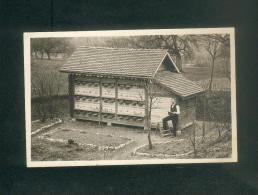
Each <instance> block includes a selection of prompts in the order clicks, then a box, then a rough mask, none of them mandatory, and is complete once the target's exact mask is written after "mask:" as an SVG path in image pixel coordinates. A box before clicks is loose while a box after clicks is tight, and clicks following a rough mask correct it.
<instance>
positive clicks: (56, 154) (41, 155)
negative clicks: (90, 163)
mask: <svg viewBox="0 0 258 195" xmlns="http://www.w3.org/2000/svg"><path fill="white" fill-rule="evenodd" d="M105 156H106V154H105V152H104V151H99V150H98V149H97V148H93V147H90V146H89V147H87V146H85V147H81V146H79V145H78V144H67V143H62V142H50V141H48V140H46V139H39V138H34V139H33V140H32V148H31V159H32V160H33V161H57V160H60V161H64V160H97V159H99V160H100V159H105Z"/></svg>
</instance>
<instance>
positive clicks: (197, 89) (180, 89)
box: [155, 71, 204, 98]
mask: <svg viewBox="0 0 258 195" xmlns="http://www.w3.org/2000/svg"><path fill="white" fill-rule="evenodd" d="M155 80H156V81H157V83H160V84H162V85H163V86H165V87H167V88H169V89H170V90H171V91H172V92H173V93H175V94H176V95H178V96H180V97H183V98H185V97H188V96H192V95H195V94H199V93H202V92H204V90H203V88H202V87H201V86H199V85H197V84H196V83H194V82H193V81H190V80H188V79H186V78H185V77H184V76H183V75H182V74H179V73H172V72H169V71H160V72H157V74H156V75H155Z"/></svg>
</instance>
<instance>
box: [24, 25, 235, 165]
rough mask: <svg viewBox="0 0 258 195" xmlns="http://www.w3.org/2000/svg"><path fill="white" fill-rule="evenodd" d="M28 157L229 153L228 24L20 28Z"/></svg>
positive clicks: (216, 158)
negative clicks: (48, 29)
mask: <svg viewBox="0 0 258 195" xmlns="http://www.w3.org/2000/svg"><path fill="white" fill-rule="evenodd" d="M24 76H25V106H26V108H25V111H26V112H25V117H26V155H27V156H26V158H27V166H28V167H51V166H99V165H101V166H104V165H135V164H185V163H187V164H188V163H224V162H237V127H236V112H237V111H236V84H235V82H236V78H235V35H234V28H230V27H228V28H196V29H156V30H113V31H111V30H110V31H74V32H72V31H69V32H31V33H30V32H27V33H24Z"/></svg>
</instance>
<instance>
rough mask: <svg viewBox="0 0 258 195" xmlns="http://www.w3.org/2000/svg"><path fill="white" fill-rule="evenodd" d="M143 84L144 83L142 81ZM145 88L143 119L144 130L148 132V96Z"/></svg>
mask: <svg viewBox="0 0 258 195" xmlns="http://www.w3.org/2000/svg"><path fill="white" fill-rule="evenodd" d="M144 82H145V81H144ZM146 84H147V85H148V83H146ZM147 85H146V86H145V90H144V93H145V117H144V130H148V122H149V116H148V115H149V94H148V89H147V88H148V86H147Z"/></svg>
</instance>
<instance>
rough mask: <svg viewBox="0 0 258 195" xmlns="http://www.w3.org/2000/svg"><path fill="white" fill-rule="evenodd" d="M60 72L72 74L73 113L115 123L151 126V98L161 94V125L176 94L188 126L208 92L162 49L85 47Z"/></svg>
mask: <svg viewBox="0 0 258 195" xmlns="http://www.w3.org/2000/svg"><path fill="white" fill-rule="evenodd" d="M60 71H61V72H65V73H68V77H69V99H70V115H71V117H73V118H76V119H84V120H91V121H101V122H106V123H109V124H112V123H114V124H124V125H132V126H140V127H145V128H146V127H147V120H148V119H147V116H148V110H149V109H150V97H155V98H154V99H155V100H154V99H153V101H152V106H151V107H152V112H151V121H152V125H154V126H155V125H156V124H158V123H161V121H162V118H164V117H165V116H167V114H168V111H169V109H170V105H171V98H175V99H176V100H177V104H179V105H180V110H181V114H180V117H179V122H178V129H183V128H185V127H187V126H189V125H191V124H192V122H193V121H194V120H195V104H196V101H195V100H196V96H197V95H199V94H200V93H202V92H203V89H202V88H201V87H199V86H198V85H196V84H195V83H194V82H192V81H190V80H188V79H186V78H185V77H183V75H182V74H181V73H180V71H179V70H178V68H177V67H176V65H175V63H174V62H173V60H172V58H171V56H170V55H169V53H168V52H167V51H166V50H162V49H128V48H100V47H79V48H78V49H77V50H76V51H75V52H74V53H73V54H72V55H71V56H70V58H69V59H68V60H67V62H66V63H65V64H64V65H63V66H62V68H61V70H60ZM150 85H151V88H150ZM150 89H151V90H150Z"/></svg>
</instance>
